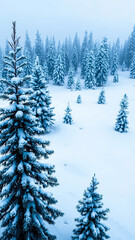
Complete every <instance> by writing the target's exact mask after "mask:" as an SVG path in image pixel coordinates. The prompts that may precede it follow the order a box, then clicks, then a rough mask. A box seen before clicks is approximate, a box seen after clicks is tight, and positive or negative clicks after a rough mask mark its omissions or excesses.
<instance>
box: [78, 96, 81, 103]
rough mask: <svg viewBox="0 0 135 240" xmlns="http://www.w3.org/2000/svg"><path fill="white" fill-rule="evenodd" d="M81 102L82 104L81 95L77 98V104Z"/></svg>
mask: <svg viewBox="0 0 135 240" xmlns="http://www.w3.org/2000/svg"><path fill="white" fill-rule="evenodd" d="M81 102H82V99H81V95H78V97H77V103H81Z"/></svg>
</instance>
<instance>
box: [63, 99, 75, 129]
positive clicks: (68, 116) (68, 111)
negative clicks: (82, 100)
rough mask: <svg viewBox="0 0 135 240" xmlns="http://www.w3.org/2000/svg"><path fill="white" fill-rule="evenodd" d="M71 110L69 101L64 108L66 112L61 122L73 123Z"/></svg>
mask: <svg viewBox="0 0 135 240" xmlns="http://www.w3.org/2000/svg"><path fill="white" fill-rule="evenodd" d="M71 111H72V110H71V108H70V106H69V103H68V106H67V108H66V110H65V112H66V113H65V116H64V118H63V123H66V124H70V125H71V124H72V123H73V119H72V115H71Z"/></svg>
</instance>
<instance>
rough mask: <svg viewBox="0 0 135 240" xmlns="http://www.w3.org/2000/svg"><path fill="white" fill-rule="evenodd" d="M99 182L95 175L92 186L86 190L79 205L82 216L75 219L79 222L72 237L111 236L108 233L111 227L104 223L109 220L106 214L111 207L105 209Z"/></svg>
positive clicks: (97, 237) (86, 239)
mask: <svg viewBox="0 0 135 240" xmlns="http://www.w3.org/2000/svg"><path fill="white" fill-rule="evenodd" d="M98 184H99V183H98V181H97V179H96V177H95V175H94V176H93V178H92V181H91V184H90V187H88V188H87V190H85V192H84V195H83V199H82V200H81V201H79V203H78V205H77V210H78V212H79V213H80V217H79V218H76V219H75V221H76V222H77V223H76V228H75V229H74V230H73V233H74V235H73V236H72V239H80V240H88V239H91V240H92V239H93V240H98V239H102V240H103V239H108V238H109V235H108V234H107V231H108V230H109V228H108V227H107V226H106V225H105V224H103V221H104V220H107V216H106V215H107V213H108V212H109V209H105V210H104V209H103V203H102V195H100V194H98V192H97V188H98V187H97V186H98Z"/></svg>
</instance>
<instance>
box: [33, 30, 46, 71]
mask: <svg viewBox="0 0 135 240" xmlns="http://www.w3.org/2000/svg"><path fill="white" fill-rule="evenodd" d="M44 52H45V49H44V45H43V42H42V39H41V36H40V33H39V31H37V33H36V40H35V56H38V57H39V63H40V64H41V66H42V67H43V66H44V61H45V53H44Z"/></svg>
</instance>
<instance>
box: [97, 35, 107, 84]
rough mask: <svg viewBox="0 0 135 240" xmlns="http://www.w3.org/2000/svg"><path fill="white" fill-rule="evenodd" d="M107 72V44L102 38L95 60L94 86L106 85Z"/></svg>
mask: <svg viewBox="0 0 135 240" xmlns="http://www.w3.org/2000/svg"><path fill="white" fill-rule="evenodd" d="M108 72H109V55H108V43H107V39H106V38H104V39H103V41H102V43H101V45H100V49H99V52H98V55H97V58H96V74H95V78H96V85H97V86H98V87H101V86H103V85H105V84H106V82H107V78H108Z"/></svg>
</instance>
